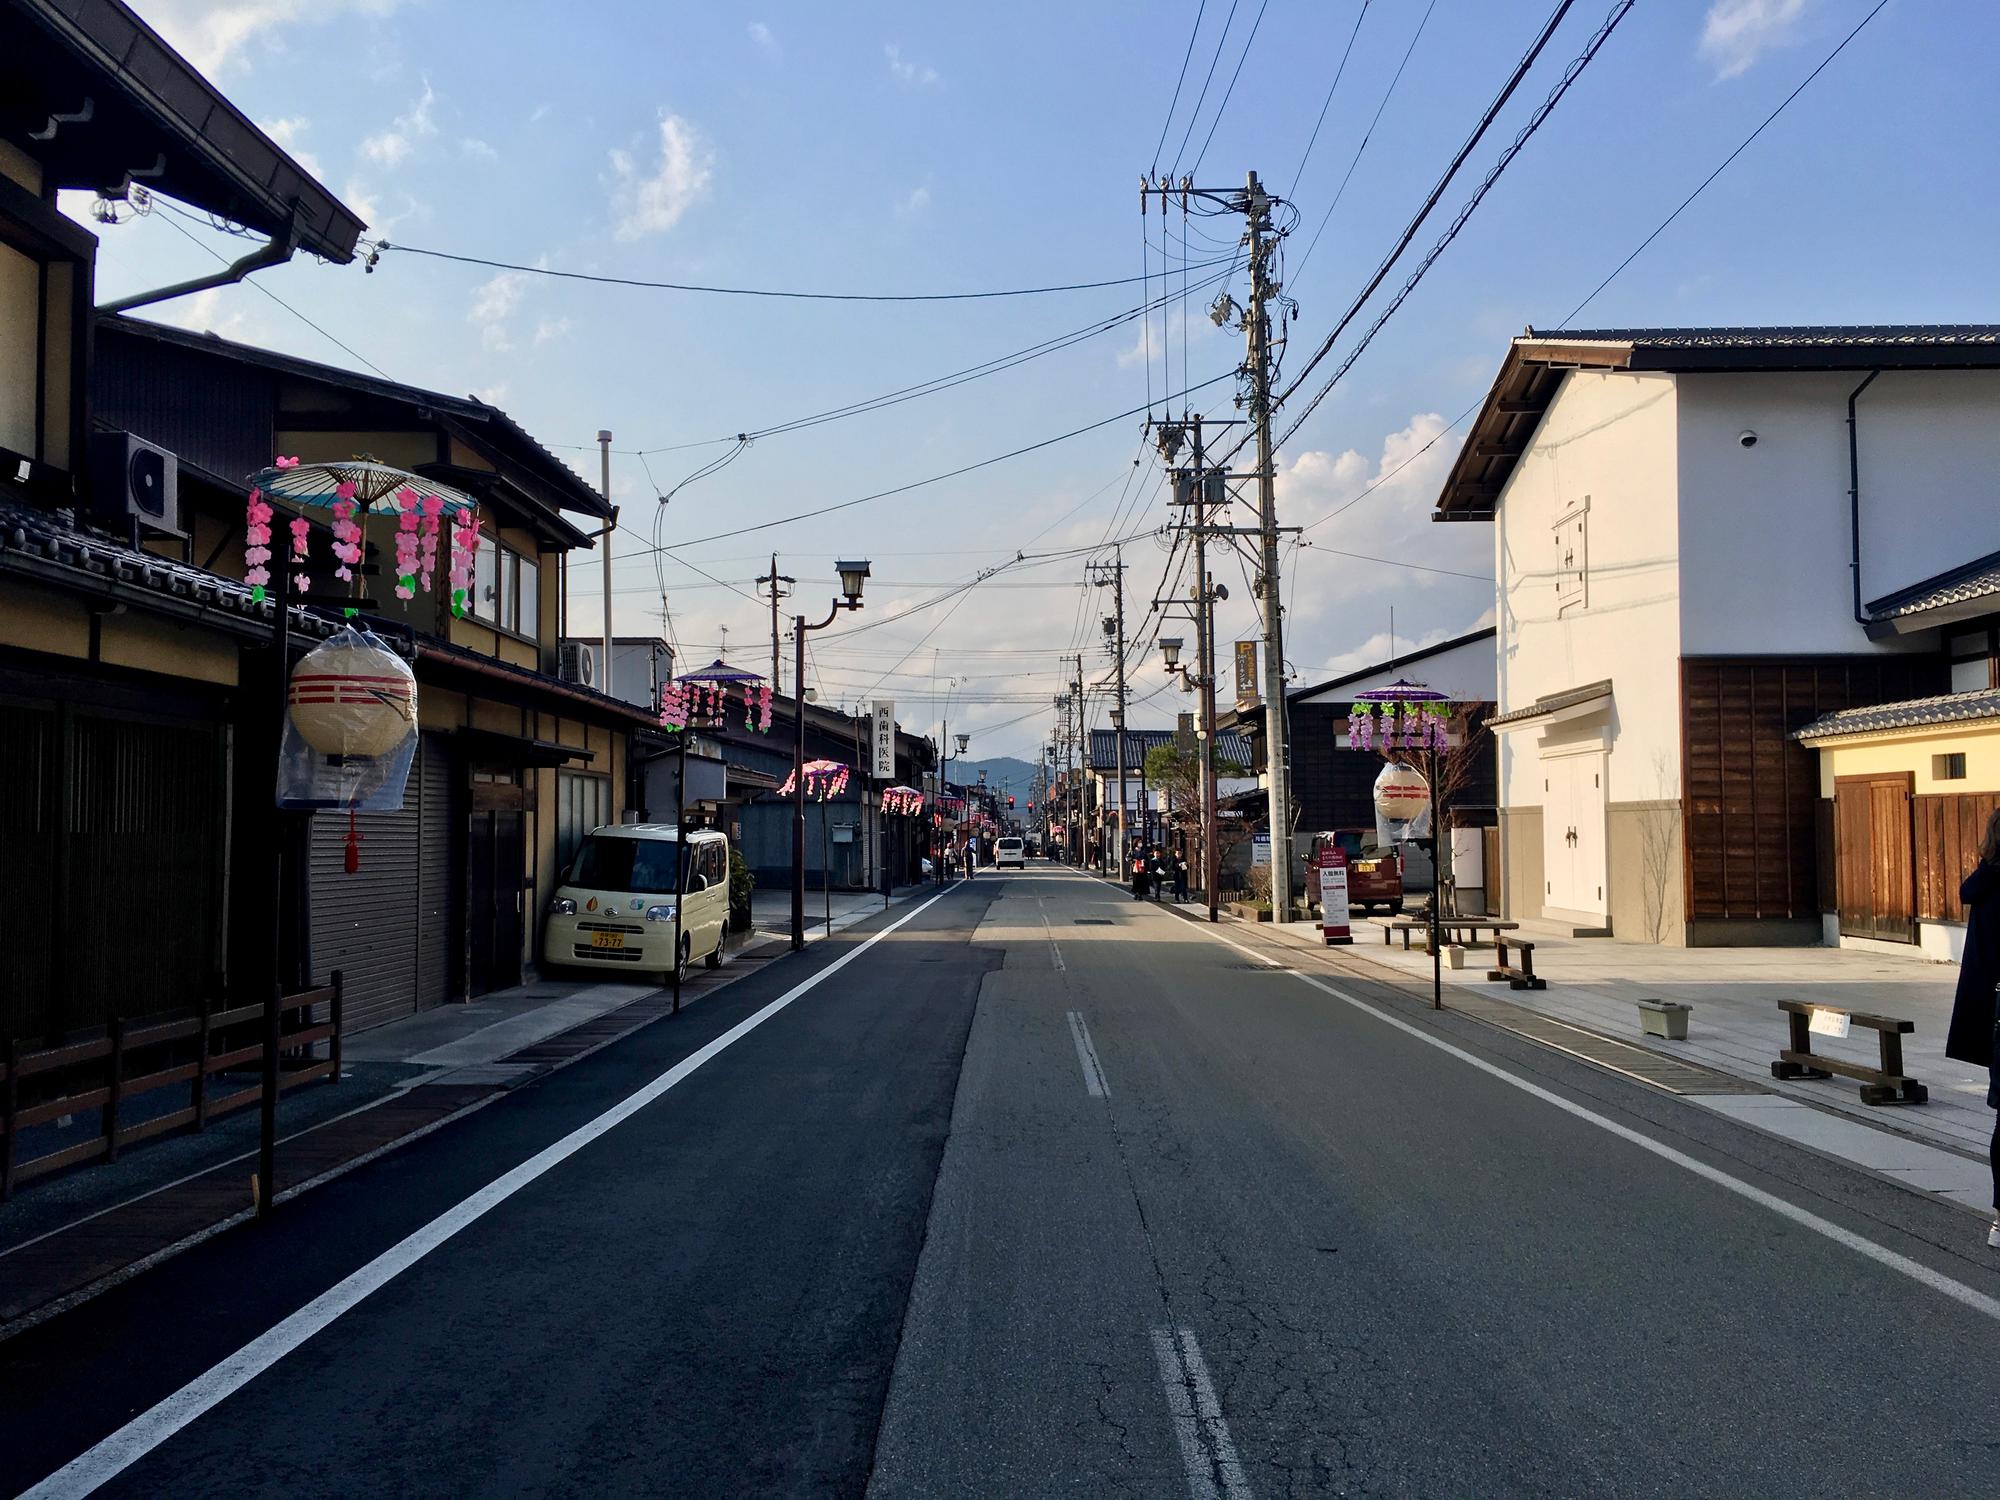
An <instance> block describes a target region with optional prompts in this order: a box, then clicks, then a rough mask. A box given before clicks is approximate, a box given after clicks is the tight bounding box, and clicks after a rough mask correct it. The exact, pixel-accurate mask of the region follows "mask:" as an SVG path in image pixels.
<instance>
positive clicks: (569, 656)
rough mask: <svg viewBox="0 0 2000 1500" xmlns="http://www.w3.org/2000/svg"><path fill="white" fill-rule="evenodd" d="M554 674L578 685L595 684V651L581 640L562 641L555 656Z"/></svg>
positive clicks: (587, 685) (589, 685)
mask: <svg viewBox="0 0 2000 1500" xmlns="http://www.w3.org/2000/svg"><path fill="white" fill-rule="evenodd" d="M556 675H557V676H558V677H560V678H562V680H563V681H564V682H574V683H576V684H577V685H578V686H580V687H595V686H596V685H597V653H596V651H594V650H592V649H591V647H590V646H589V645H588V644H587V643H586V642H583V641H564V642H563V643H562V650H561V652H560V654H559V655H558V656H557V658H556Z"/></svg>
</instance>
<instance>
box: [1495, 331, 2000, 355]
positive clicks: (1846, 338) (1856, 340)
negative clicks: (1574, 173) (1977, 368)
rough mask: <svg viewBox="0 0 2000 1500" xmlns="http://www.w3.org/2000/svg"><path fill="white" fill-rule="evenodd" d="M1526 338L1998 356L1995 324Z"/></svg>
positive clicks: (1652, 345)
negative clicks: (1973, 351) (1969, 351)
mask: <svg viewBox="0 0 2000 1500" xmlns="http://www.w3.org/2000/svg"><path fill="white" fill-rule="evenodd" d="M1526 337H1527V338H1530V339H1548V340H1551V341H1553V342H1558V343H1565V344H1632V345H1637V346H1642V347H1645V348H1649V349H1742V350H1758V349H1762V350H1773V351H1775V350H1788V349H1871V350H1877V349H1884V350H1886V349H1940V348H1958V347H1970V348H1979V347H1985V348H1991V349H1993V350H1994V351H1995V355H1996V358H2000V323H1858V324H1845V325H1843V324H1804V325H1794V326H1789V327H1771V328H1530V329H1529V330H1528V332H1527V335H1526Z"/></svg>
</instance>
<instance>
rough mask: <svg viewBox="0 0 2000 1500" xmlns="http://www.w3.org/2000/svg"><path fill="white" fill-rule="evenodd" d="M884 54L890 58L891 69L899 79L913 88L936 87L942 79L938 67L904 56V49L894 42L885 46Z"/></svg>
mask: <svg viewBox="0 0 2000 1500" xmlns="http://www.w3.org/2000/svg"><path fill="white" fill-rule="evenodd" d="M882 55H883V56H884V57H886V58H888V59H889V71H890V72H891V73H893V74H895V75H896V78H897V81H898V82H901V83H907V84H908V85H910V87H911V88H919V89H924V88H934V87H936V86H937V84H938V83H939V82H941V81H942V80H940V79H939V77H938V70H937V69H936V68H933V67H932V66H931V65H930V64H929V63H920V62H918V61H916V60H915V59H914V58H909V57H905V56H903V49H902V48H901V47H898V46H897V45H896V44H895V43H894V42H890V43H889V44H888V45H886V46H885V47H883V49H882Z"/></svg>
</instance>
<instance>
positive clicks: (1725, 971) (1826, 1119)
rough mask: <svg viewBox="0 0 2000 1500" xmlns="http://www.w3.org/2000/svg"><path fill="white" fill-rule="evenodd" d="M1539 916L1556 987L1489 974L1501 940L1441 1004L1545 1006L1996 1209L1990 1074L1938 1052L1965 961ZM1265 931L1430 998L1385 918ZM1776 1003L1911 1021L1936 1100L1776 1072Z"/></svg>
mask: <svg viewBox="0 0 2000 1500" xmlns="http://www.w3.org/2000/svg"><path fill="white" fill-rule="evenodd" d="M1228 920H1231V921H1234V920H1235V919H1233V918H1231V919H1228ZM1238 925H1243V926H1248V925H1249V924H1243V923H1239V924H1238ZM1533 925H1534V924H1532V923H1528V924H1523V927H1522V929H1521V935H1522V936H1523V937H1525V938H1527V939H1529V940H1530V941H1532V942H1533V943H1534V944H1535V954H1534V962H1535V973H1536V974H1537V975H1538V976H1540V977H1542V978H1545V979H1547V980H1548V988H1547V989H1546V990H1539V991H1538V990H1511V989H1508V988H1507V987H1505V986H1503V985H1500V984H1495V983H1490V982H1489V981H1488V980H1487V978H1486V970H1487V969H1488V967H1489V966H1490V964H1491V960H1492V957H1493V950H1492V948H1491V947H1490V946H1488V947H1481V948H1468V949H1467V950H1466V955H1465V964H1466V966H1465V967H1464V968H1463V969H1457V970H1454V969H1450V968H1447V969H1445V970H1444V987H1445V988H1444V1002H1445V1005H1446V1007H1447V1008H1451V1007H1452V1005H1453V994H1454V992H1463V993H1464V995H1465V998H1466V1000H1467V1001H1471V1000H1473V999H1474V998H1475V997H1477V998H1479V999H1490V998H1498V999H1504V1000H1505V1001H1506V1002H1508V1003H1509V1004H1511V1005H1514V1006H1518V1007H1520V1008H1521V1009H1523V1010H1527V1011H1531V1012H1533V1013H1535V1014H1537V1015H1541V1016H1546V1017H1550V1018H1552V1019H1555V1020H1559V1021H1564V1022H1567V1023H1569V1024H1571V1025H1575V1026H1580V1027H1582V1028H1584V1029H1586V1030H1588V1031H1593V1032H1596V1033H1599V1034H1601V1035H1604V1036H1608V1037H1612V1038H1614V1039H1616V1040H1618V1041H1620V1042H1624V1043H1627V1044H1628V1045H1631V1046H1635V1047H1642V1048H1645V1049H1646V1050H1648V1051H1651V1052H1656V1053H1659V1054H1661V1055H1662V1056H1667V1057H1673V1058H1676V1059H1679V1060H1681V1061H1684V1062H1689V1063H1695V1064H1699V1065H1701V1066H1704V1067H1707V1068H1710V1069H1713V1070H1714V1071H1716V1072H1718V1073H1723V1074H1727V1075H1729V1076H1731V1077H1734V1078H1739V1079H1742V1080H1745V1081H1747V1082H1751V1083H1754V1084H1756V1085H1757V1089H1758V1091H1757V1092H1756V1093H1754V1094H1739V1095H1722V1096H1714V1097H1700V1098H1691V1100H1690V1102H1692V1103H1695V1104H1698V1105H1700V1106H1702V1107H1704V1108H1708V1109H1712V1110H1715V1111H1716V1112H1718V1113H1721V1114H1726V1115H1728V1116H1730V1117H1731V1118H1732V1119H1736V1120H1738V1121H1740V1122H1742V1123H1744V1124H1748V1125H1752V1126H1754V1127H1756V1128H1758V1129H1760V1130H1765V1131H1768V1132H1770V1133H1772V1134H1775V1135H1779V1136H1782V1137H1784V1138H1785V1139H1787V1140H1791V1141H1794V1142H1796V1143H1797V1144H1800V1145H1804V1146H1808V1147H1810V1148H1812V1149H1813V1150H1816V1151H1820V1152H1823V1153H1825V1154H1827V1155H1831V1156H1835V1157H1839V1158H1841V1159H1842V1160H1845V1161H1848V1162H1850V1163H1852V1164H1854V1165H1857V1166H1861V1167H1864V1168H1867V1169H1868V1170H1870V1171H1874V1172H1877V1173H1880V1174H1882V1175H1885V1176H1887V1177H1889V1178H1891V1179H1893V1180H1895V1181H1897V1182H1899V1183H1901V1184H1902V1185H1903V1186H1905V1187H1908V1188H1911V1189H1913V1190H1914V1191H1918V1192H1922V1193H1925V1194H1927V1195H1934V1196H1939V1197H1945V1198H1949V1199H1951V1200H1952V1201H1954V1202H1957V1203H1960V1204H1962V1205H1963V1206H1965V1207H1966V1208H1969V1209H1972V1210H1974V1211H1976V1212H1979V1213H1981V1214H1986V1215H1990V1214H1991V1212H1992V1207H1993V1205H1992V1194H1993V1185H1992V1176H1991V1173H1990V1170H1989V1168H1988V1165H1987V1161H1986V1150H1987V1144H1988V1142H1989V1141H1990V1140H1991V1138H1992V1135H1993V1111H1992V1110H1990V1109H1988V1108H1987V1107H1986V1075H1985V1074H1984V1072H1982V1071H1978V1070H1975V1069H1972V1068H1970V1067H1968V1066H1966V1065H1965V1064H1964V1063H1958V1062H1953V1061H1951V1060H1950V1059H1948V1058H1946V1057H1945V1055H1944V1035H1945V1027H1946V1023H1947V1021H1948V1020H1949V1018H1950V1015H1951V1001H1952V993H1953V990H1954V989H1955V987H1956V985H1957V982H1958V970H1957V968H1956V967H1954V966H1950V965H1943V964H1930V963H1924V962H1921V961H1919V960H1916V959H1904V958H1896V957H1886V956H1881V955H1877V954H1872V953H1860V952H1855V951H1853V950H1848V949H1838V948H1662V947H1655V946H1654V945H1652V944H1650V943H1631V942H1620V941H1618V940H1617V939H1615V938H1562V937H1557V936H1554V935H1552V934H1550V933H1545V932H1540V931H1531V930H1530V929H1531V928H1532V927H1533ZM1257 930H1258V931H1259V932H1260V933H1263V934H1268V935H1270V936H1271V937H1273V938H1275V939H1277V940H1279V941H1281V942H1285V943H1290V944H1295V945H1297V946H1299V947H1302V948H1309V949H1311V950H1312V951H1314V952H1318V953H1322V954H1327V955H1329V956H1331V955H1333V954H1336V953H1337V954H1339V955H1340V956H1342V957H1344V958H1349V959H1357V960H1360V961H1362V962H1364V963H1368V964H1373V965H1375V966H1378V967H1379V968H1381V969H1383V970H1385V971H1387V972H1386V974H1385V976H1384V977H1385V978H1393V979H1394V980H1395V981H1396V982H1397V984H1398V987H1399V988H1405V989H1410V990H1414V991H1419V992H1421V993H1422V994H1424V995H1425V996H1428V994H1429V992H1430V986H1431V959H1430V955H1429V954H1427V953H1424V952H1421V951H1419V950H1418V949H1417V948H1412V950H1411V951H1410V952H1408V953H1405V952H1404V951H1403V947H1402V941H1401V939H1400V937H1398V938H1396V939H1394V941H1393V943H1392V944H1390V945H1387V946H1385V945H1384V944H1383V942H1382V936H1383V935H1384V933H1385V932H1386V928H1385V927H1384V926H1383V924H1382V923H1381V922H1380V921H1377V920H1373V919H1370V920H1362V921H1358V922H1356V923H1355V925H1354V942H1353V944H1352V946H1349V947H1345V948H1340V949H1332V948H1328V947H1326V946H1325V945H1324V943H1323V941H1322V939H1321V937H1320V932H1319V927H1318V926H1317V924H1312V923H1287V924H1285V925H1284V926H1277V925H1275V924H1271V923H1263V924H1258V927H1257ZM1641 998H1646V999H1660V1000H1680V1001H1684V1002H1686V1003H1687V1004H1689V1005H1691V1006H1693V1007H1694V1010H1693V1014H1692V1016H1691V1017H1690V1020H1689V1026H1688V1040H1686V1041H1685V1042H1668V1041H1662V1040H1660V1039H1658V1038H1653V1037H1646V1036H1643V1035H1641V1033H1640V1030H1639V1019H1638V1009H1637V1006H1636V1005H1635V1004H1634V1002H1635V1001H1637V1000H1639V999H1641ZM1781 999H1807V1000H1816V1001H1819V1002H1821V1003H1823V1004H1826V1005H1835V1006H1839V1007H1841V1008H1843V1009H1849V1010H1872V1011H1877V1012H1880V1013H1882V1014H1885V1015H1892V1016H1902V1017H1907V1018H1908V1019H1909V1020H1912V1021H1914V1022H1915V1023H1916V1028H1917V1029H1916V1031H1915V1032H1914V1033H1912V1034H1911V1035H1908V1036H1905V1037H1904V1038H1903V1061H1904V1067H1905V1069H1906V1070H1907V1071H1908V1073H1909V1074H1910V1076H1912V1077H1914V1078H1916V1079H1918V1080H1919V1081H1921V1082H1922V1083H1924V1084H1926V1085H1928V1086H1929V1088H1930V1091H1931V1093H1930V1099H1929V1101H1928V1102H1927V1103H1925V1104H1920V1105H1867V1104H1863V1103H1862V1102H1861V1099H1860V1095H1859V1093H1858V1090H1857V1086H1856V1085H1855V1084H1854V1082H1853V1081H1852V1080H1848V1079H1843V1078H1840V1077H1837V1076H1836V1077H1835V1078H1833V1079H1830V1080H1805V1079H1796V1080H1780V1079H1775V1078H1773V1077H1772V1076H1771V1063H1772V1062H1773V1061H1774V1060H1775V1059H1776V1058H1777V1055H1778V1049H1779V1048H1780V1047H1781V1046H1782V1045H1784V1044H1785V1040H1786V1035H1787V1031H1786V1021H1785V1017H1784V1015H1783V1013H1782V1012H1780V1011H1779V1010H1778V1007H1777V1002H1778V1001H1779V1000H1781ZM1813 1046H1814V1049H1815V1050H1816V1051H1824V1052H1826V1053H1827V1054H1828V1055H1830V1056H1835V1057H1846V1058H1850V1059H1852V1060H1854V1061H1858V1062H1865V1063H1868V1064H1871V1065H1873V1064H1874V1063H1875V1062H1876V1061H1877V1060H1878V1054H1877V1051H1876V1043H1875V1033H1873V1032H1869V1031H1863V1030H1861V1029H1859V1028H1856V1029H1855V1031H1854V1033H1853V1035H1851V1036H1850V1037H1848V1038H1847V1039H1845V1040H1835V1039H1833V1038H1830V1037H1814V1038H1813Z"/></svg>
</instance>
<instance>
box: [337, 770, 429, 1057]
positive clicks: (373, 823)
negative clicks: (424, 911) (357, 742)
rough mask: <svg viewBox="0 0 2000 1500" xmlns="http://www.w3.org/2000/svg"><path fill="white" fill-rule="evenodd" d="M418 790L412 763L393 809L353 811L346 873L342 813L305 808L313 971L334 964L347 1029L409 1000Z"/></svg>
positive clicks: (376, 1021)
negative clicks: (350, 869) (352, 855)
mask: <svg viewBox="0 0 2000 1500" xmlns="http://www.w3.org/2000/svg"><path fill="white" fill-rule="evenodd" d="M418 790H419V781H418V777H417V775H416V773H415V768H414V767H412V772H411V777H410V786H409V790H408V792H406V793H405V795H404V797H403V809H402V811H401V812H393V813H360V814H358V815H357V818H358V823H359V827H360V830H361V868H360V869H359V870H358V871H356V872H355V873H354V874H352V875H349V874H348V873H347V870H346V864H345V850H346V842H347V816H346V814H344V813H338V812H322V813H315V814H314V815H313V820H312V944H313V952H312V960H313V978H314V979H315V981H317V982H322V983H323V982H324V981H325V980H326V977H327V976H328V975H329V974H331V973H332V972H333V971H334V970H335V969H339V970H340V971H341V973H342V976H343V979H344V982H345V985H346V992H345V1005H346V1014H345V1016H344V1023H345V1029H346V1030H347V1031H348V1032H350V1033H352V1032H356V1031H364V1030H366V1029H367V1028H368V1027H370V1026H379V1025H381V1024H382V1023H383V1022H384V1021H393V1020H395V1019H396V1018H397V1017H399V1016H407V1015H409V1014H410V1013H411V1012H413V1011H415V1010H416V1008H417V925H418V921H417V919H418V912H419V903H418V875H419V870H418V863H419V862H418V848H419V839H418V827H419V821H420V813H419V808H420V806H421V797H420V796H419V795H416V793H417V792H418Z"/></svg>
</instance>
